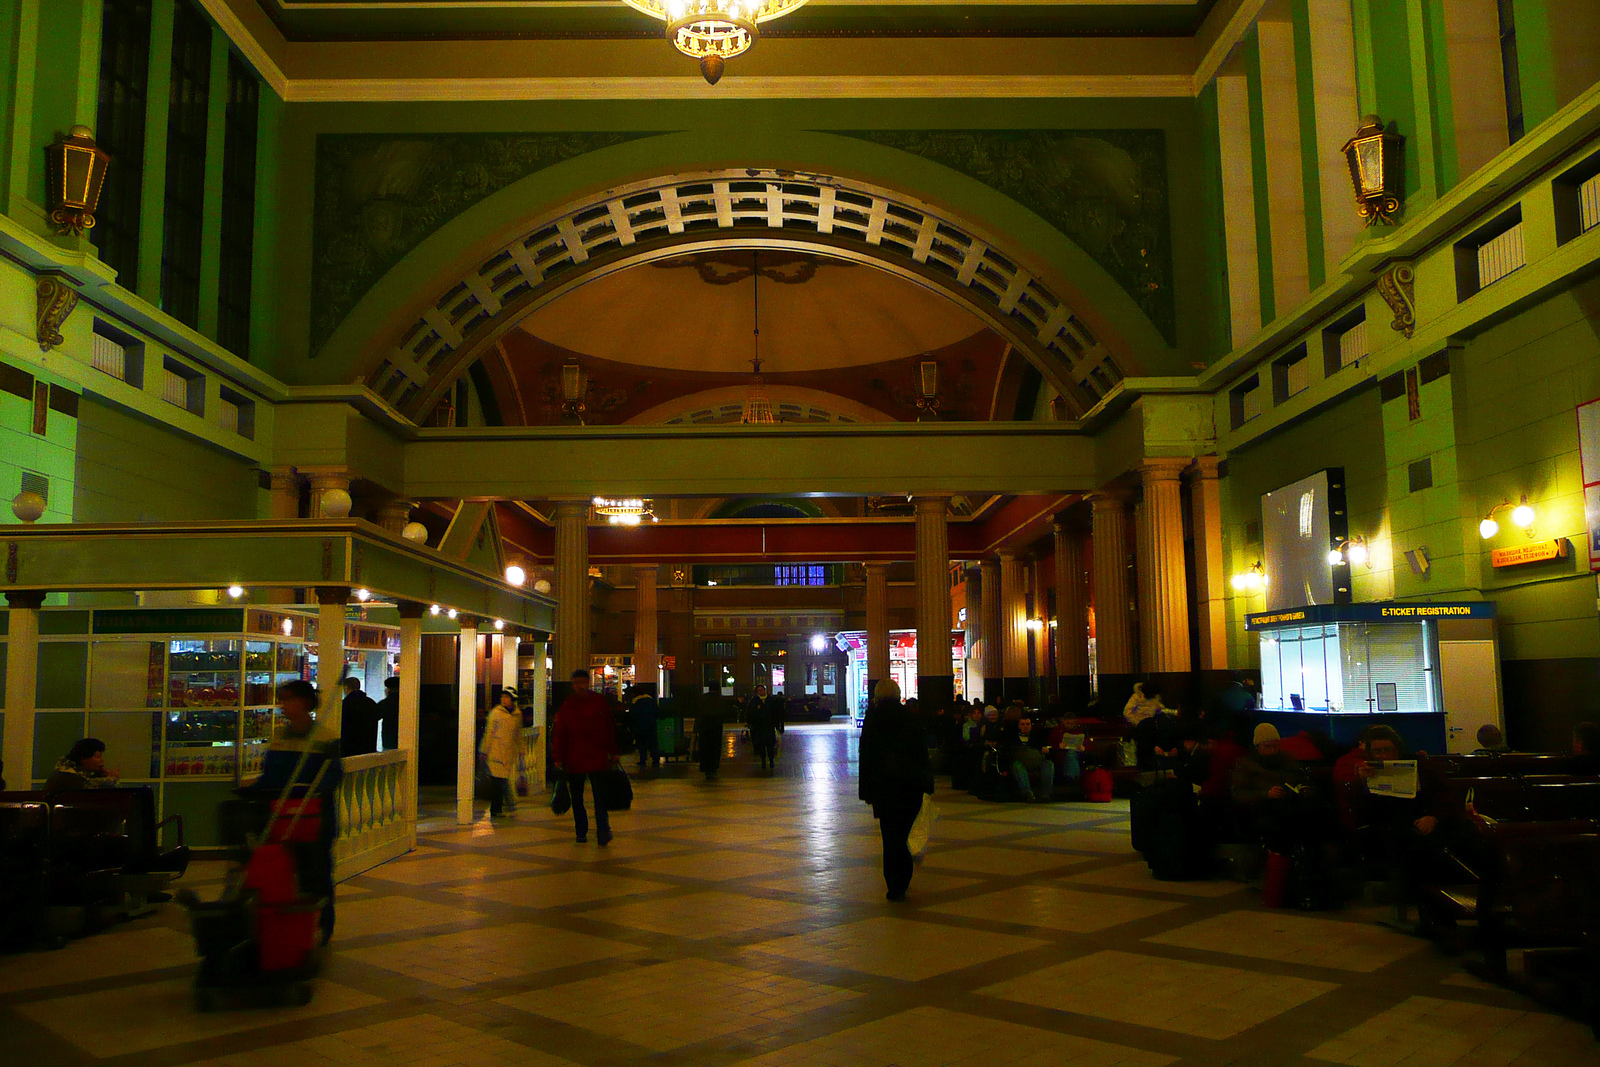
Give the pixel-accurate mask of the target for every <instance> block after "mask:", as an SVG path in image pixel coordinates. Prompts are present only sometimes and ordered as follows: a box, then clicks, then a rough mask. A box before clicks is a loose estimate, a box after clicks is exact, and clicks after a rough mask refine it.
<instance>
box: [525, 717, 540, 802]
mask: <svg viewBox="0 0 1600 1067" xmlns="http://www.w3.org/2000/svg"><path fill="white" fill-rule="evenodd" d="M522 773H523V774H525V775H527V777H528V793H529V795H530V796H536V795H538V794H539V793H542V792H544V788H545V781H544V738H543V737H542V736H541V731H540V729H539V727H537V726H524V727H523V728H522Z"/></svg>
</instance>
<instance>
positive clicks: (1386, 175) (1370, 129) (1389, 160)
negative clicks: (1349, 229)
mask: <svg viewBox="0 0 1600 1067" xmlns="http://www.w3.org/2000/svg"><path fill="white" fill-rule="evenodd" d="M1404 146H1405V138H1404V137H1401V136H1400V135H1399V134H1398V133H1390V132H1389V131H1388V130H1387V129H1386V128H1385V127H1384V125H1383V120H1382V119H1380V118H1378V116H1376V115H1365V116H1363V117H1362V119H1361V125H1360V127H1359V128H1358V129H1357V130H1356V132H1355V136H1353V137H1351V138H1350V140H1348V141H1346V142H1345V145H1344V158H1345V161H1346V162H1347V163H1349V165H1350V183H1351V184H1352V185H1354V186H1355V192H1356V214H1357V215H1360V216H1361V217H1362V218H1363V219H1365V220H1366V221H1367V225H1368V226H1371V225H1372V224H1374V223H1377V222H1381V223H1383V224H1384V225H1386V226H1393V225H1394V221H1395V218H1394V217H1395V215H1397V214H1398V213H1399V211H1400V189H1401V180H1402V177H1403V175H1404V174H1405V164H1404V162H1403V160H1402V159H1401V152H1402V150H1403V148H1404Z"/></svg>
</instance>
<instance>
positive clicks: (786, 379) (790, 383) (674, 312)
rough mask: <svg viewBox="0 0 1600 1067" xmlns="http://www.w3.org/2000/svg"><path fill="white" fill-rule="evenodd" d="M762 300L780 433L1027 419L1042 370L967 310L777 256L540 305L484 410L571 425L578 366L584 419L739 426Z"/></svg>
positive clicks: (684, 263) (486, 379)
mask: <svg viewBox="0 0 1600 1067" xmlns="http://www.w3.org/2000/svg"><path fill="white" fill-rule="evenodd" d="M757 296H759V301H760V327H761V332H760V353H761V361H762V366H761V385H762V388H763V390H764V391H765V393H766V394H767V396H768V397H769V398H770V399H771V402H772V407H773V410H774V412H775V414H776V416H777V419H778V421H779V422H831V421H848V422H870V421H887V420H910V419H917V418H919V417H922V418H928V417H937V418H940V419H946V420H974V419H995V418H998V419H1011V418H1016V417H1018V412H1019V410H1022V409H1026V411H1027V414H1024V415H1022V417H1029V416H1030V415H1031V411H1032V399H1031V394H1030V392H1029V390H1030V389H1035V390H1036V388H1037V381H1038V376H1037V373H1036V372H1033V371H1032V368H1031V367H1029V366H1028V365H1027V364H1026V363H1025V362H1024V361H1023V360H1022V359H1021V358H1020V357H1018V356H1016V355H1015V354H1014V353H1012V352H1011V351H1010V349H1009V346H1008V345H1007V344H1006V342H1005V341H1004V340H1002V339H1001V338H1000V337H999V336H998V335H996V334H995V333H993V332H992V331H990V330H989V329H988V328H987V327H985V326H984V324H983V323H982V322H980V321H979V320H978V319H977V318H975V317H974V316H973V315H972V314H971V313H970V312H968V311H966V310H965V309H963V308H962V307H960V306H959V305H957V304H955V303H954V302H952V301H950V300H949V299H947V298H945V297H944V296H942V295H940V294H938V293H936V292H933V291H931V290H927V289H924V288H922V287H921V286H919V285H917V284H915V283H914V282H910V281H907V280H905V279H903V278H899V277H897V276H895V275H892V274H889V273H887V272H885V271H881V270H878V269H875V268H873V267H871V266H866V265H860V264H854V263H850V262H848V261H845V260H840V259H832V258H828V257H820V256H816V255H813V254H809V253H797V252H785V251H781V250H763V251H761V252H760V253H753V252H750V251H725V252H709V253H708V252H697V253H693V254H689V255H683V256H677V257H673V258H671V259H668V260H664V261H661V262H659V263H655V264H649V265H644V266H638V267H631V268H628V269H626V270H623V271H618V272H617V273H615V274H611V275H607V276H605V277H603V278H599V279H597V280H595V281H593V282H590V283H588V284H586V285H584V286H582V287H580V288H578V289H577V290H575V291H573V292H572V293H569V294H567V295H565V296H563V297H561V298H560V299H558V300H555V301H553V302H552V303H550V304H547V305H545V306H544V307H542V308H540V309H538V310H537V311H535V312H533V313H532V314H531V315H529V316H528V317H527V318H526V319H524V320H523V321H522V322H521V323H520V324H519V327H518V328H517V329H515V330H512V331H511V332H510V333H508V334H507V335H506V336H505V337H503V338H502V339H501V341H500V342H499V344H498V345H497V346H496V348H495V350H494V351H493V352H491V353H490V354H488V355H486V356H485V357H484V358H483V360H482V361H481V363H480V364H479V368H478V370H481V373H475V374H474V377H475V379H477V380H478V381H479V382H480V389H483V387H484V386H485V385H486V386H487V390H488V392H489V393H490V394H492V404H486V405H485V407H486V415H489V416H490V421H492V422H500V423H504V424H508V425H552V424H558V423H561V422H563V421H573V416H572V413H571V412H570V411H564V410H563V392H562V368H563V367H565V366H570V365H573V364H576V365H578V366H580V367H582V368H583V371H584V376H585V379H586V382H585V395H584V409H585V410H584V412H583V416H582V417H583V421H584V422H585V423H588V424H618V423H624V422H637V423H642V424H665V423H718V422H737V421H739V415H740V405H741V402H742V400H743V398H744V397H745V396H746V395H747V394H748V391H749V388H750V386H751V385H752V384H753V382H754V377H753V372H752V368H751V362H750V361H751V359H752V358H753V357H754V354H755V352H756V336H755V332H754V327H755V324H756V310H755V305H756V299H757ZM925 362H933V363H935V364H937V366H938V372H937V377H938V398H937V402H936V403H935V404H934V405H932V406H929V405H928V404H926V403H919V401H921V400H922V395H921V368H922V364H923V363H925ZM1030 382H1031V384H1030ZM490 407H493V408H495V409H496V410H495V411H493V412H492V414H491V413H490V412H488V410H487V409H488V408H490Z"/></svg>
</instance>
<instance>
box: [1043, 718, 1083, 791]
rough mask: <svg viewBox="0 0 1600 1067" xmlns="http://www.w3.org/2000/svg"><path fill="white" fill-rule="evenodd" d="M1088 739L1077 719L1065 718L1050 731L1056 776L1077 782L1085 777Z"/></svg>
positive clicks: (1051, 753)
mask: <svg viewBox="0 0 1600 1067" xmlns="http://www.w3.org/2000/svg"><path fill="white" fill-rule="evenodd" d="M1088 740H1089V739H1088V737H1087V735H1085V734H1084V732H1083V727H1082V726H1081V725H1080V724H1079V723H1078V720H1077V719H1074V718H1072V717H1071V716H1070V715H1068V716H1065V717H1063V718H1062V719H1061V721H1060V722H1058V723H1057V724H1056V725H1055V727H1054V728H1053V729H1051V731H1050V742H1049V743H1050V749H1051V752H1050V755H1051V758H1052V759H1053V760H1054V761H1055V765H1056V775H1057V776H1058V777H1061V778H1065V779H1067V780H1068V781H1077V780H1078V778H1080V777H1082V775H1083V756H1082V752H1083V748H1084V745H1086V744H1087V743H1088Z"/></svg>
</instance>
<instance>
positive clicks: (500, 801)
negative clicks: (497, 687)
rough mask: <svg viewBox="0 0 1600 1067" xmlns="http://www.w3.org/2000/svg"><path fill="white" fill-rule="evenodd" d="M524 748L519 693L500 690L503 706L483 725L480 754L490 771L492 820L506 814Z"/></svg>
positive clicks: (496, 709) (497, 707)
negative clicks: (513, 780)
mask: <svg viewBox="0 0 1600 1067" xmlns="http://www.w3.org/2000/svg"><path fill="white" fill-rule="evenodd" d="M521 747H522V713H521V712H519V711H518V710H517V691H516V690H515V689H512V688H510V687H509V686H508V687H506V688H505V689H502V690H501V691H500V703H498V704H496V705H495V706H494V708H493V709H492V710H491V711H490V712H489V720H488V721H487V722H486V723H484V725H483V740H482V741H480V742H478V755H479V756H481V757H482V758H483V762H484V765H485V766H486V767H487V769H488V771H489V818H491V819H498V818H500V817H501V816H502V815H505V814H507V812H506V808H507V807H508V806H510V807H515V805H516V801H514V800H512V799H511V776H512V775H514V774H516V773H517V756H518V750H519V749H520V748H521Z"/></svg>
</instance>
